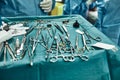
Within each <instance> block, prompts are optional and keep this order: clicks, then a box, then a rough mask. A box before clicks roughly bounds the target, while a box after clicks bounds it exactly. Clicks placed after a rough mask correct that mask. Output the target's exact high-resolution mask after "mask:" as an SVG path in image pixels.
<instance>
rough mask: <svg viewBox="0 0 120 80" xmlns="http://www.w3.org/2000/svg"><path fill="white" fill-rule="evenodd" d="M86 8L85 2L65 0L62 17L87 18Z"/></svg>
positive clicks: (82, 0) (81, 0) (84, 0)
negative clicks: (77, 15) (78, 16)
mask: <svg viewBox="0 0 120 80" xmlns="http://www.w3.org/2000/svg"><path fill="white" fill-rule="evenodd" d="M87 11H88V7H87V4H86V0H65V1H64V15H70V14H80V15H82V16H83V17H84V18H86V17H87Z"/></svg>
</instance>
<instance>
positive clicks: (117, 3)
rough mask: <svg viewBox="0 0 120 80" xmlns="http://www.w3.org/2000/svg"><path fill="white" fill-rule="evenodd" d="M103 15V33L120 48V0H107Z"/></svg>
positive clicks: (102, 11)
mask: <svg viewBox="0 0 120 80" xmlns="http://www.w3.org/2000/svg"><path fill="white" fill-rule="evenodd" d="M101 13H103V14H102V16H101V17H102V18H101V19H102V20H101V31H102V32H103V33H104V34H105V35H107V36H108V37H109V38H110V39H111V40H112V41H114V42H115V43H116V44H118V45H119V46H120V0H106V1H105V5H104V7H103V8H102V10H101ZM97 27H99V26H97Z"/></svg>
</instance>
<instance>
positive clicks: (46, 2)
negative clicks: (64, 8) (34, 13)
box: [40, 0, 55, 12]
mask: <svg viewBox="0 0 120 80" xmlns="http://www.w3.org/2000/svg"><path fill="white" fill-rule="evenodd" d="M40 7H41V8H42V9H43V10H44V12H50V11H51V10H52V9H53V8H54V7H55V0H43V1H42V2H40Z"/></svg>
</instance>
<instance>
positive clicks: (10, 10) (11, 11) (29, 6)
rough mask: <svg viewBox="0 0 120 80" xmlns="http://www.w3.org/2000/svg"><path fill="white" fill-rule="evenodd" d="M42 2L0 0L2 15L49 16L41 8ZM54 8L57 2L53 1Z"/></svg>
mask: <svg viewBox="0 0 120 80" xmlns="http://www.w3.org/2000/svg"><path fill="white" fill-rule="evenodd" d="M41 1H42V0H0V15H1V16H4V17H15V16H40V15H47V14H48V13H45V12H44V11H43V10H42V9H41V8H40V6H39V5H40V2H41ZM52 2H53V6H52V8H54V6H55V0H52Z"/></svg>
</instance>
